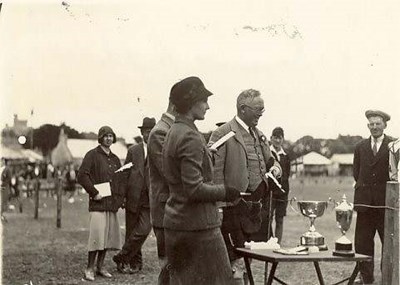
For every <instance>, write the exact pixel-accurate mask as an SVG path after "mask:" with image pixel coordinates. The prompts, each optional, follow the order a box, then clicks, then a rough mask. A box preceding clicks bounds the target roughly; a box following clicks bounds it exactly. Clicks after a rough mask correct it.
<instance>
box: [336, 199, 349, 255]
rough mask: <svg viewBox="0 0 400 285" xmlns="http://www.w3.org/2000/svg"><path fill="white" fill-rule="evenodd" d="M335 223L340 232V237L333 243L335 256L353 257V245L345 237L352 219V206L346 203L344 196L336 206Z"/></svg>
mask: <svg viewBox="0 0 400 285" xmlns="http://www.w3.org/2000/svg"><path fill="white" fill-rule="evenodd" d="M335 212H336V222H337V225H338V227H339V229H340V231H341V232H342V236H341V237H340V238H338V239H337V240H336V242H335V250H334V251H333V255H335V256H354V251H353V243H352V242H351V241H350V240H349V239H348V238H347V237H346V232H347V231H348V230H349V229H350V225H351V219H352V217H353V204H351V203H348V202H347V199H346V195H343V197H342V202H341V203H340V204H339V203H337V204H336V207H335Z"/></svg>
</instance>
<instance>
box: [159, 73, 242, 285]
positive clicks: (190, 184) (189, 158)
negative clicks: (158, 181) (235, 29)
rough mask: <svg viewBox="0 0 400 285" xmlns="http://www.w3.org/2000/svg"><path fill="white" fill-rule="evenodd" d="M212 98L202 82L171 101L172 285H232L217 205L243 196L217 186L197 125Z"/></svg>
mask: <svg viewBox="0 0 400 285" xmlns="http://www.w3.org/2000/svg"><path fill="white" fill-rule="evenodd" d="M210 95H212V93H211V92H210V91H208V90H207V89H206V88H205V87H204V84H203V83H202V81H201V80H200V79H199V78H197V77H189V78H186V79H184V80H182V81H180V82H178V83H176V84H175V85H174V86H173V87H172V89H171V95H170V96H171V97H170V100H171V102H172V103H173V104H174V105H175V107H176V109H177V112H178V114H179V115H178V116H177V117H176V120H175V123H174V124H173V125H172V127H171V129H170V130H169V132H168V133H167V135H166V138H165V144H164V149H163V169H164V175H165V178H166V180H167V182H168V186H169V190H170V196H169V198H168V200H167V203H166V206H165V216H164V228H165V243H166V253H167V259H168V262H169V263H170V266H171V271H170V272H171V275H170V278H171V280H170V284H174V285H181V284H182V285H192V284H196V285H202V284H204V285H213V284H215V285H223V284H232V281H233V280H232V271H231V266H230V263H229V258H228V253H227V250H226V247H225V244H224V240H223V238H222V235H221V232H220V225H221V221H220V219H219V216H218V209H217V206H216V201H233V200H235V199H237V198H238V197H240V193H239V191H237V190H235V189H232V188H225V186H224V185H214V184H213V183H212V180H213V176H212V163H211V158H210V153H209V150H208V149H207V146H206V142H205V139H204V137H203V136H202V134H201V133H200V132H199V131H198V130H197V128H196V126H195V125H194V121H195V120H204V115H205V113H206V111H207V110H208V109H209V106H208V103H207V100H208V96H210Z"/></svg>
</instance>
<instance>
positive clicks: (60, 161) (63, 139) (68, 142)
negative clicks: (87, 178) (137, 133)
mask: <svg viewBox="0 0 400 285" xmlns="http://www.w3.org/2000/svg"><path fill="white" fill-rule="evenodd" d="M98 145H99V143H98V141H97V139H96V140H87V139H69V138H68V137H67V135H65V134H64V131H63V130H62V129H61V131H60V137H59V140H58V144H57V146H56V147H55V148H54V149H53V151H52V152H51V161H52V163H53V164H54V165H60V166H62V165H66V164H68V163H70V162H72V163H73V164H74V165H75V166H80V165H81V163H82V160H83V157H84V156H85V154H86V153H87V152H88V151H89V150H91V149H93V148H95V147H97V146H98ZM111 151H112V152H113V153H114V154H115V155H116V156H117V157H118V158H119V159H120V161H121V163H124V161H125V158H126V154H127V152H128V149H127V147H126V146H125V144H124V143H123V142H121V141H117V142H116V143H115V144H113V145H112V146H111Z"/></svg>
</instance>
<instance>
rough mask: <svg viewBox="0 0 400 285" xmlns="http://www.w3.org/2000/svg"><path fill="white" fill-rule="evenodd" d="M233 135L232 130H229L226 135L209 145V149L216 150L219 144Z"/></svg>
mask: <svg viewBox="0 0 400 285" xmlns="http://www.w3.org/2000/svg"><path fill="white" fill-rule="evenodd" d="M234 135H235V132H234V131H230V132H229V133H227V134H226V135H224V136H223V137H222V138H220V139H219V140H217V141H216V142H215V143H213V145H212V146H211V147H210V148H211V149H214V150H217V149H218V148H219V147H220V146H221V145H223V144H224V143H225V142H226V141H227V140H229V139H230V138H231V137H233V136H234Z"/></svg>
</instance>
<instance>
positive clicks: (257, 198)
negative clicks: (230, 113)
mask: <svg viewBox="0 0 400 285" xmlns="http://www.w3.org/2000/svg"><path fill="white" fill-rule="evenodd" d="M236 109H237V115H236V116H235V117H234V118H233V119H232V120H231V121H229V122H227V123H225V124H223V125H222V126H220V127H219V128H217V129H216V130H215V131H214V132H213V133H212V135H211V137H210V142H209V145H210V146H211V145H213V144H214V143H216V142H217V141H219V140H220V139H221V138H222V137H224V136H225V135H227V134H229V133H230V132H233V133H234V136H233V137H231V138H230V139H228V140H227V141H226V142H225V143H223V144H222V145H221V146H220V147H219V148H218V150H217V151H216V152H215V153H214V160H215V166H214V167H215V168H214V182H215V183H224V184H225V185H226V186H228V187H233V188H235V189H238V190H239V191H240V192H242V193H246V194H245V195H243V198H241V199H239V200H237V201H235V202H233V203H226V204H224V205H223V207H222V209H223V220H222V227H221V231H222V235H223V237H224V240H225V243H226V246H227V249H228V254H229V258H230V261H231V265H232V271H233V277H234V279H235V284H243V281H244V280H243V269H244V266H243V262H242V260H241V259H239V256H238V255H236V253H235V250H234V249H235V247H244V243H245V241H248V240H249V239H250V237H251V235H252V234H254V233H255V232H257V231H258V230H259V229H260V226H261V207H267V205H268V196H269V194H268V179H267V177H266V174H267V172H271V173H272V174H273V175H274V176H278V177H279V176H280V175H281V167H280V166H279V163H278V162H276V161H275V159H274V158H273V156H272V154H271V151H270V148H269V146H268V141H267V139H266V137H265V136H264V135H263V133H262V132H261V131H260V130H259V129H257V127H256V126H257V124H258V121H259V119H260V117H261V116H262V114H263V113H264V100H263V99H262V98H261V94H260V92H259V91H257V90H254V89H248V90H245V91H243V92H242V93H240V94H239V96H238V98H237V102H236ZM266 238H267V237H266Z"/></svg>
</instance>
